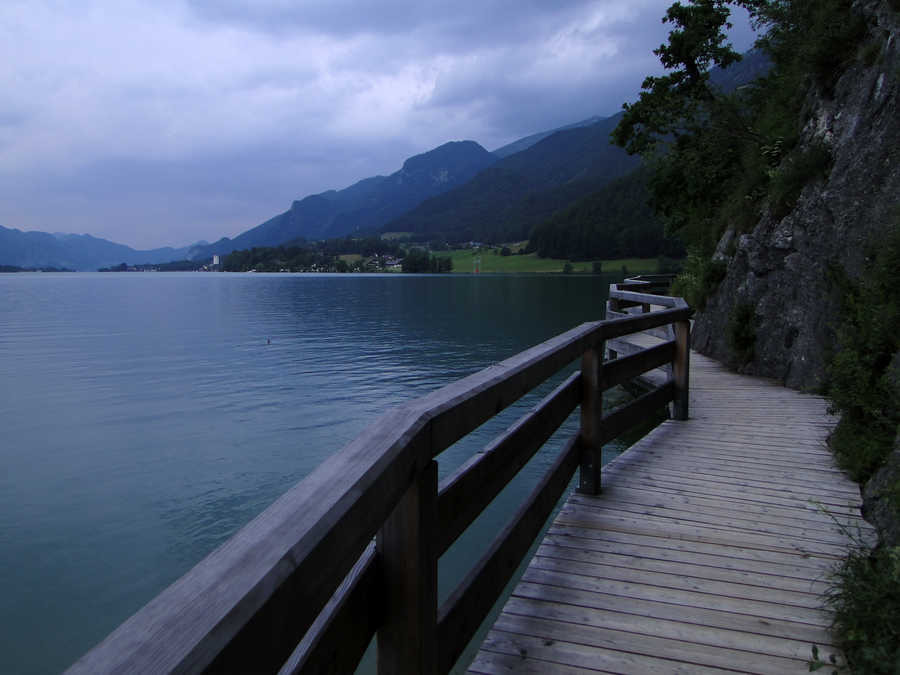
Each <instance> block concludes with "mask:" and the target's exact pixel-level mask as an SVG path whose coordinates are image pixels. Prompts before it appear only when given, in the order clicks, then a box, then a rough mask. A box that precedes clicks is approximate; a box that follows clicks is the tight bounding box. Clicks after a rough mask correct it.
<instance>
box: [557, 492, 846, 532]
mask: <svg viewBox="0 0 900 675" xmlns="http://www.w3.org/2000/svg"><path fill="white" fill-rule="evenodd" d="M610 493H611V494H610V495H608V496H609V497H610V499H611V500H612V501H608V502H605V503H606V504H612V503H628V502H630V503H632V504H634V505H637V506H642V507H651V506H652V507H657V508H660V509H667V510H674V511H686V512H690V513H696V512H703V513H709V514H721V515H723V516H727V517H729V518H738V519H740V518H744V519H749V520H751V521H758V522H763V523H770V524H777V525H782V526H786V527H799V528H827V529H831V528H832V527H835V528H838V529H839V522H840V521H837V522H836V521H835V519H834V518H833V517H831V516H828V515H826V514H823V513H819V512H818V511H814V510H806V509H802V508H801V509H798V508H796V507H795V506H780V505H776V506H773V505H771V504H766V503H756V504H753V503H749V504H748V503H746V502H738V501H737V500H734V499H722V498H716V497H709V496H700V495H688V494H685V493H684V492H661V491H657V490H648V489H646V488H645V487H643V486H634V485H627V484H625V483H624V481H616V483H615V484H614V485H613V486H612V487H611V488H610ZM569 501H570V503H571V504H573V505H575V504H584V505H585V507H588V508H590V507H591V506H592V505H591V504H590V503H588V502H585V501H579V500H578V499H577V498H576V497H575V496H574V495H573V497H572V498H570V500H569ZM844 537H845V535H843V533H842V538H844Z"/></svg>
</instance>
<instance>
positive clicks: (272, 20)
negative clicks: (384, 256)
mask: <svg viewBox="0 0 900 675" xmlns="http://www.w3.org/2000/svg"><path fill="white" fill-rule="evenodd" d="M669 4H671V0H453V1H452V2H450V1H444V0H381V1H378V2H375V1H368V0H81V1H80V2H77V3H75V2H70V1H69V0H2V3H0V225H3V226H5V227H15V228H18V229H23V230H44V231H50V232H76V233H85V232H86V233H90V234H93V235H95V236H100V237H104V238H107V239H112V240H114V241H118V242H121V243H125V244H128V245H130V246H134V247H136V248H151V247H156V246H164V245H175V246H182V245H186V244H189V243H192V242H195V241H198V240H200V239H207V240H210V241H212V240H215V239H218V238H219V237H221V236H233V235H235V234H238V233H240V232H242V231H244V230H246V229H249V228H250V227H253V226H254V225H257V224H259V223H260V222H262V221H263V220H265V219H267V218H269V217H271V216H273V215H275V214H277V213H280V212H281V211H283V210H285V209H286V208H288V206H289V205H290V202H291V201H292V200H293V199H297V198H301V197H303V196H305V195H307V194H312V193H315V192H321V191H322V190H326V189H330V188H341V187H345V186H347V185H349V184H351V183H353V182H355V181H356V180H358V179H360V178H363V177H366V176H371V175H375V174H379V173H380V174H388V173H392V172H394V171H396V170H397V169H399V168H400V166H401V164H402V162H403V160H404V159H405V158H406V157H408V156H410V155H414V154H417V153H420V152H424V151H427V150H429V149H431V148H433V147H435V146H437V145H440V144H441V143H444V142H446V141H449V140H461V139H472V140H476V141H478V142H479V143H481V144H482V145H483V146H485V147H486V148H487V149H488V150H494V149H496V148H497V147H499V146H501V145H504V144H505V143H508V142H510V141H513V140H515V139H517V138H520V137H522V136H525V135H528V134H531V133H534V132H537V131H542V130H545V129H551V128H554V127H557V126H561V125H564V124H568V123H571V122H574V121H577V120H580V119H584V118H587V117H590V116H592V115H611V114H614V113H615V112H617V111H618V110H619V108H620V106H621V104H622V102H623V101H625V100H633V99H634V98H635V97H636V95H637V92H638V90H639V87H640V83H641V80H642V79H643V77H644V76H645V75H647V74H649V73H655V72H658V71H659V67H658V63H657V61H656V57H654V56H653V54H652V53H651V50H652V49H653V48H654V47H657V46H658V45H659V44H660V43H661V42H664V41H665V38H666V34H667V30H668V28H667V27H666V26H664V25H663V24H661V22H660V18H661V17H662V16H663V14H664V13H665V9H666V7H667V6H668V5H669ZM733 40H734V44H735V46H736V47H737V48H739V49H741V50H743V49H746V48H748V47H749V46H750V43H751V42H752V38H751V35H750V32H749V29H748V28H747V27H746V24H745V23H742V25H739V26H738V27H737V28H736V29H735V31H734V36H733Z"/></svg>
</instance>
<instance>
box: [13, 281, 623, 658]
mask: <svg viewBox="0 0 900 675" xmlns="http://www.w3.org/2000/svg"><path fill="white" fill-rule="evenodd" d="M610 281H611V279H610V278H609V277H605V276H596V277H589V276H520V277H514V276H480V277H473V276H408V275H385V276H373V275H363V276H353V275H271V276H270V275H232V274H162V273H160V274H149V273H148V274H132V273H129V274H16V275H0V326H2V329H0V382H2V393H0V467H2V471H0V628H2V631H0V672H2V673H43V672H53V671H58V670H61V669H63V668H65V667H66V666H68V665H69V664H70V663H71V662H72V661H74V660H75V659H76V658H78V657H79V656H80V655H81V654H82V653H83V652H85V651H86V650H87V649H89V648H90V647H91V646H93V645H94V644H95V643H96V642H98V641H99V640H100V639H102V638H103V637H104V636H105V635H106V634H107V633H108V632H109V631H111V630H112V629H113V628H115V627H116V626H117V625H118V624H119V623H121V622H122V621H123V620H124V619H125V618H127V617H128V616H129V615H131V614H132V613H133V612H134V611H136V610H137V609H139V608H140V607H141V606H142V605H143V604H144V603H145V602H146V601H147V600H149V599H150V598H152V597H153V596H154V595H155V594H157V593H158V592H159V591H160V590H162V589H163V588H165V587H166V586H167V585H168V584H170V583H171V582H172V581H174V580H175V579H176V578H178V577H179V576H180V575H181V574H183V573H184V572H186V571H187V570H188V569H189V568H190V567H191V566H192V565H194V564H195V563H196V562H197V561H199V560H200V559H201V558H202V557H203V556H204V555H206V554H207V553H209V552H210V551H211V550H212V549H213V548H215V547H216V546H217V545H218V544H220V543H221V542H222V541H224V540H225V539H226V538H227V537H228V536H230V535H231V534H233V533H234V532H235V531H236V530H237V529H238V528H240V527H241V526H242V525H244V524H245V523H247V522H248V521H249V520H250V519H252V518H253V516H255V515H256V514H257V513H259V512H260V511H261V510H262V509H264V508H265V507H266V506H267V505H268V504H270V503H271V502H272V501H273V500H274V499H275V498H277V497H278V496H279V495H280V494H281V493H282V492H284V491H285V490H286V489H287V488H288V487H290V486H291V485H292V484H294V483H295V482H296V481H298V480H299V479H300V478H302V477H303V476H305V475H307V474H308V473H309V472H310V471H311V470H312V469H313V468H315V467H316V466H317V465H318V464H319V463H321V462H322V460H323V459H324V458H325V457H326V456H328V455H329V454H331V453H333V452H336V451H337V450H339V449H340V448H341V447H342V446H343V445H344V444H345V443H346V442H348V441H349V440H351V439H352V438H353V437H354V436H355V435H356V434H358V433H359V432H360V431H361V430H362V429H363V428H364V427H365V426H366V425H368V424H369V423H371V422H373V421H374V420H375V419H376V418H377V417H378V416H379V415H380V414H381V413H383V412H384V411H386V410H387V409H388V408H390V407H392V406H394V405H396V404H399V403H402V402H404V401H407V400H409V399H411V398H415V397H417V396H420V395H422V394H424V393H427V392H429V391H431V390H433V389H435V388H437V387H439V386H441V385H443V384H445V383H447V382H450V381H452V380H455V379H458V378H460V377H463V376H465V375H469V374H471V373H472V372H475V371H476V370H479V369H480V368H483V367H485V366H488V365H490V364H492V363H494V362H496V361H500V360H502V359H504V358H506V357H509V356H511V355H513V354H515V353H517V352H519V351H521V350H523V349H525V348H527V347H529V346H531V345H533V344H536V343H538V342H541V341H542V340H545V339H547V338H549V337H552V336H553V335H556V334H558V333H560V332H562V331H564V330H567V329H569V328H571V327H573V326H575V325H577V324H579V323H581V322H583V321H587V320H594V319H598V318H602V312H603V303H604V301H605V298H606V292H607V291H606V289H607V285H608V284H609V283H610ZM267 340H269V341H271V343H270V344H267ZM546 392H547V387H544V388H543V389H542V390H541V391H540V392H538V393H537V395H540V394H541V393H546ZM534 402H535V399H534V397H531V398H530V399H527V400H523V401H522V402H520V403H519V404H517V405H516V406H515V408H516V409H515V410H513V411H511V412H510V413H509V415H506V416H505V417H504V418H502V419H500V420H496V421H493V422H491V423H489V424H488V425H485V426H486V427H487V428H485V429H483V430H479V432H477V433H476V434H475V435H474V438H473V439H471V440H464V441H461V442H460V443H459V444H457V446H454V447H453V448H451V449H450V450H449V451H448V452H447V453H445V455H442V456H441V458H440V466H441V473H442V475H446V473H447V472H448V471H449V470H451V469H452V468H453V467H455V466H457V465H458V464H459V463H460V462H462V461H463V460H464V459H465V457H467V456H468V455H469V454H471V452H472V451H473V450H475V449H477V448H478V447H480V446H481V445H483V444H484V442H485V440H486V439H487V438H490V437H491V436H492V435H493V434H494V433H496V432H497V431H499V430H500V429H502V428H505V426H507V425H508V424H509V423H511V421H512V420H513V419H514V418H515V417H516V416H517V413H518V414H521V413H522V410H523V408H528V407H530V406H531V405H533V404H534ZM573 423H574V421H573V420H570V423H569V427H570V428H571V426H572V424H573ZM559 442H561V441H557V446H558V443H559ZM549 461H550V459H549V458H548V459H545V460H544V461H543V463H542V461H541V456H539V457H538V458H537V459H536V461H535V464H536V466H535V467H532V468H529V469H527V470H526V471H525V472H524V475H523V476H522V478H521V479H519V480H517V481H516V482H515V483H514V484H513V485H512V486H511V487H510V488H509V489H508V490H507V492H506V493H504V495H503V497H502V498H501V499H499V500H498V501H500V502H509V503H511V500H513V499H514V498H516V497H519V498H521V496H522V495H523V494H524V493H525V491H526V490H528V489H530V486H531V485H533V484H534V481H535V476H536V475H537V473H538V471H539V470H540V469H541V468H542V467H543V466H546V465H547V463H548V462H549ZM503 517H504V514H503V507H502V505H501V506H498V507H496V508H494V509H492V510H491V511H489V512H488V513H486V514H485V516H484V517H483V518H482V519H481V520H480V521H479V524H478V528H476V529H477V530H478V531H477V532H474V533H473V534H471V535H469V536H468V537H466V538H464V539H463V540H461V542H460V543H459V545H458V546H457V547H456V550H455V551H451V553H450V554H448V556H445V559H442V561H441V575H442V594H443V595H446V593H447V591H448V589H449V588H450V586H451V585H452V584H453V583H455V582H456V580H458V578H459V574H460V572H459V571H457V567H459V566H460V564H461V563H460V562H459V561H463V560H464V561H465V562H467V563H469V562H470V561H471V559H472V557H473V556H474V555H476V553H475V551H476V550H477V549H478V548H479V546H483V542H484V541H487V540H488V539H489V537H490V535H492V534H493V533H494V532H495V531H496V529H497V528H498V527H499V526H500V525H501V524H502V522H503ZM479 532H480V533H479Z"/></svg>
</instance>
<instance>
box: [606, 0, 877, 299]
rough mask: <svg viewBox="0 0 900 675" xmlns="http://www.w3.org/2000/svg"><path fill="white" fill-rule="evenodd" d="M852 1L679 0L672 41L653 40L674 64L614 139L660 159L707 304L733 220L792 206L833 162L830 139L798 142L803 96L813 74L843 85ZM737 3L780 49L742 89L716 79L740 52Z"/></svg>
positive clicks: (655, 202) (665, 190)
mask: <svg viewBox="0 0 900 675" xmlns="http://www.w3.org/2000/svg"><path fill="white" fill-rule="evenodd" d="M851 4H852V3H851V0H794V1H792V2H787V1H783V0H773V1H767V0H741V1H739V2H725V1H724V0H692V1H691V2H690V3H687V4H684V5H682V4H681V3H675V4H674V5H672V7H670V8H669V10H668V12H667V14H666V17H665V19H664V21H666V22H668V23H671V24H673V30H672V31H671V33H670V37H669V43H668V44H667V45H662V46H661V47H660V48H659V49H657V50H656V52H655V53H656V54H657V55H658V56H659V57H660V61H661V62H662V63H663V65H664V66H665V67H666V68H667V69H668V70H669V72H668V73H667V74H666V75H663V76H659V77H648V78H647V79H646V80H645V81H644V84H643V92H642V93H641V97H640V99H639V100H638V101H637V102H636V103H634V104H632V105H628V104H626V105H625V106H624V107H625V115H624V117H623V119H622V121H621V122H620V123H619V125H618V127H616V129H615V131H614V132H613V140H614V141H615V142H616V143H617V144H619V145H621V146H623V147H625V148H626V149H627V150H628V152H630V153H638V154H641V155H643V156H644V158H645V160H646V161H647V162H648V164H649V166H650V167H651V169H652V171H651V175H650V179H649V183H648V188H649V192H650V200H651V205H652V206H653V208H654V209H655V211H656V212H657V213H658V214H659V215H660V216H661V217H662V218H663V220H664V222H665V226H666V231H667V233H669V234H670V235H676V234H677V235H678V236H679V237H680V238H681V239H682V240H683V241H684V242H685V243H686V245H687V246H688V247H689V248H690V250H691V252H692V253H693V258H694V259H693V264H692V267H691V268H690V269H688V270H686V272H687V273H686V274H685V275H684V276H683V277H682V279H681V280H680V284H681V287H680V289H679V290H680V291H681V292H682V293H684V294H685V295H687V296H693V297H694V298H695V299H696V302H697V304H700V305H702V304H703V301H704V299H705V297H706V296H707V295H708V294H709V292H710V291H712V290H714V288H715V283H716V282H715V281H713V282H711V279H714V278H715V277H716V274H715V271H710V270H709V269H707V267H708V266H710V265H712V264H713V263H712V258H713V253H714V251H715V247H716V244H717V243H718V242H719V240H720V239H721V237H722V235H723V234H724V232H725V230H726V228H728V227H732V228H735V229H736V230H737V231H738V232H741V231H747V230H749V229H750V228H751V227H752V226H753V225H755V223H756V222H757V221H758V220H759V217H760V215H761V214H762V212H763V211H764V210H767V209H772V210H775V211H779V212H784V211H785V210H786V209H789V208H790V207H791V206H792V204H793V202H795V201H796V199H797V197H798V195H799V192H800V189H801V188H802V187H803V186H804V185H805V184H806V183H807V182H809V181H810V180H815V179H816V178H818V177H821V176H822V175H824V174H826V173H827V171H828V167H829V164H830V159H831V158H830V155H829V153H828V149H827V148H825V147H823V146H819V147H816V148H814V149H810V148H804V147H800V146H799V141H800V138H801V131H802V128H803V124H804V122H805V120H804V117H803V115H802V108H803V104H804V100H805V98H806V94H807V91H808V90H809V87H810V86H811V85H816V86H819V87H823V88H828V87H831V86H833V83H834V78H835V74H836V73H837V72H838V70H837V67H838V66H839V65H840V64H842V63H844V62H845V61H847V60H849V59H851V58H852V56H853V54H855V51H856V47H857V45H858V44H859V42H860V40H861V39H862V37H863V35H864V32H865V22H864V21H863V19H862V18H861V17H859V16H857V15H856V14H855V13H854V12H853V11H852V8H851ZM729 5H732V6H735V5H736V6H742V7H744V8H745V9H747V10H748V11H749V12H750V15H751V17H752V19H753V21H754V22H755V25H756V26H757V28H758V29H759V30H760V31H762V34H763V37H762V38H761V39H760V41H759V43H758V47H759V48H761V49H763V50H765V51H766V52H767V53H768V55H769V57H770V58H771V61H772V68H771V69H770V71H769V72H768V74H767V75H765V76H764V77H761V78H759V79H758V80H756V81H755V82H754V83H753V84H751V85H747V86H744V87H740V88H738V89H736V90H734V91H733V92H725V91H723V90H721V89H720V88H718V87H716V86H715V85H714V84H713V83H712V82H711V80H710V69H711V68H712V67H713V66H718V67H721V68H727V67H728V66H729V65H731V64H732V63H735V62H736V61H738V60H740V58H741V56H740V55H739V54H737V53H736V52H735V51H734V50H733V49H732V48H731V46H730V45H729V44H727V43H726V42H725V38H726V36H725V32H724V31H725V28H727V27H730V24H729V23H728V18H729V14H730V8H729ZM720 279H721V276H719V280H720Z"/></svg>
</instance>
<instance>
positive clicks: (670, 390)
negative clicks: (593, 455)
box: [599, 382, 675, 444]
mask: <svg viewBox="0 0 900 675" xmlns="http://www.w3.org/2000/svg"><path fill="white" fill-rule="evenodd" d="M674 392H675V387H674V385H673V384H672V383H671V382H667V383H666V384H664V385H662V386H660V387H657V388H656V389H654V390H652V391H650V392H648V393H646V394H644V395H643V396H639V397H638V398H636V399H635V400H634V401H632V402H631V403H628V404H626V405H623V406H621V407H619V408H616V409H615V410H614V411H613V412H611V413H609V414H608V415H607V416H606V417H604V418H603V423H602V427H601V432H600V435H599V442H600V443H601V444H604V443H609V442H610V441H611V440H613V439H614V438H617V437H618V436H619V435H621V434H622V433H624V432H625V431H627V430H628V429H630V428H631V427H633V426H634V425H635V424H638V423H639V422H641V421H643V420H645V419H647V417H648V416H649V415H651V414H653V413H654V412H655V411H657V410H659V409H660V408H662V407H663V406H665V405H666V404H667V403H668V402H669V401H671V400H672V396H673V394H674Z"/></svg>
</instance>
